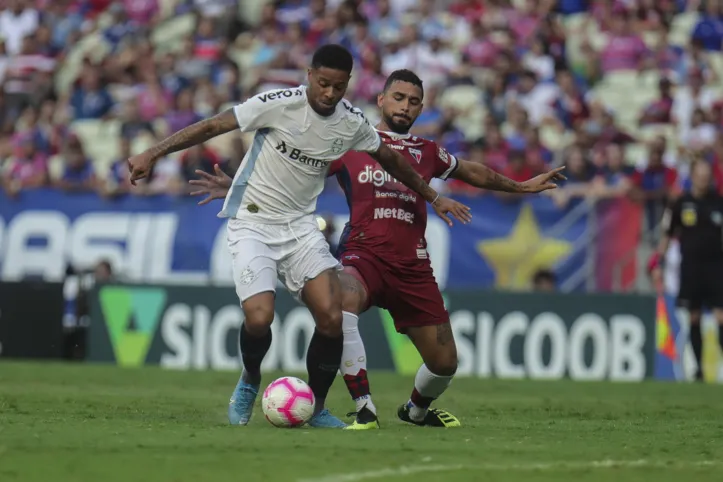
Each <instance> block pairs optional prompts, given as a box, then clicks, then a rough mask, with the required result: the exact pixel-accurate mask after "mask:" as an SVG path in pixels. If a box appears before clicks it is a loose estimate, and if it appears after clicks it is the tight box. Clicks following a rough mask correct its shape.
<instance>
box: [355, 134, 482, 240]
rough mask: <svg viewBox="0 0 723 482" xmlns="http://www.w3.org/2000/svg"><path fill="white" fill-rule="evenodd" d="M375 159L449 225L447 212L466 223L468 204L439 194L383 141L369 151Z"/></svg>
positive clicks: (469, 217) (467, 219) (450, 223)
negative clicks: (425, 201)
mask: <svg viewBox="0 0 723 482" xmlns="http://www.w3.org/2000/svg"><path fill="white" fill-rule="evenodd" d="M369 154H370V155H371V156H372V157H373V158H374V159H376V161H377V162H378V163H379V164H380V165H381V166H382V167H383V168H384V170H385V171H387V172H388V173H389V174H391V175H392V176H393V177H394V178H396V179H397V180H398V181H399V182H401V183H402V184H404V185H405V186H407V187H408V188H409V189H411V190H413V191H415V192H416V193H418V194H419V195H420V196H422V197H423V198H424V199H426V200H427V202H428V203H430V204H431V205H432V206H433V207H434V210H435V211H436V212H437V215H438V216H439V217H440V218H442V219H443V220H444V221H446V222H447V224H449V225H450V226H451V225H452V221H451V220H450V219H449V217H447V213H450V214H452V216H454V217H455V218H457V219H458V220H460V221H461V222H463V223H468V222H469V221H470V220H471V219H472V216H471V215H470V213H469V206H465V205H464V204H462V203H459V202H457V201H455V200H453V199H449V198H446V197H444V196H440V195H439V193H438V192H437V191H435V190H434V189H432V188H431V187H430V186H429V184H427V183H426V182H425V181H424V179H423V178H422V176H420V175H419V174H418V173H417V171H415V170H414V169H413V168H412V166H410V165H409V162H407V160H406V159H404V156H402V155H401V154H400V153H398V152H396V151H393V150H391V149H390V148H389V147H387V145H386V144H384V143H383V142H382V143H380V145H379V149H377V151H376V152H370V153H369Z"/></svg>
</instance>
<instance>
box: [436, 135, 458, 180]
mask: <svg viewBox="0 0 723 482" xmlns="http://www.w3.org/2000/svg"><path fill="white" fill-rule="evenodd" d="M433 146H434V177H438V178H439V179H442V180H446V179H447V178H449V176H451V175H452V173H454V171H456V170H457V167H458V166H459V161H458V160H457V158H456V157H454V156H453V155H452V154H450V153H449V151H448V150H447V149H445V148H444V147H442V146H440V145H439V144H437V143H433Z"/></svg>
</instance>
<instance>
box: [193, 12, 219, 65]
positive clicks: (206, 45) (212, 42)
mask: <svg viewBox="0 0 723 482" xmlns="http://www.w3.org/2000/svg"><path fill="white" fill-rule="evenodd" d="M193 41H194V50H193V56H194V57H195V58H197V59H201V60H203V61H206V62H208V63H209V64H211V63H214V62H216V61H218V60H219V59H220V58H221V56H222V53H223V49H224V48H225V46H226V44H225V42H224V41H223V39H222V38H221V36H220V35H218V32H217V30H216V28H215V25H214V21H213V19H210V18H201V20H200V21H199V22H198V27H197V28H196V35H195V37H194V39H193Z"/></svg>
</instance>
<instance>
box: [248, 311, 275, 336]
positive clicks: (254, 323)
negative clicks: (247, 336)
mask: <svg viewBox="0 0 723 482" xmlns="http://www.w3.org/2000/svg"><path fill="white" fill-rule="evenodd" d="M243 310H244V318H245V320H244V324H245V325H246V331H248V332H249V333H251V334H252V335H256V336H261V335H264V334H265V333H266V331H267V330H268V329H269V327H270V326H271V323H273V321H274V305H273V304H270V305H267V304H261V303H253V304H246V303H245V304H244V307H243Z"/></svg>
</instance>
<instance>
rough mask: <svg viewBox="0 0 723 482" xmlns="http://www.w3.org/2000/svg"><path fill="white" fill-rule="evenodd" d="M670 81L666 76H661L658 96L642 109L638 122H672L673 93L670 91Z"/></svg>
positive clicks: (641, 123) (646, 123) (644, 123)
mask: <svg viewBox="0 0 723 482" xmlns="http://www.w3.org/2000/svg"><path fill="white" fill-rule="evenodd" d="M671 87H672V83H671V82H670V80H669V79H668V78H665V77H663V78H662V79H660V82H659V83H658V92H659V97H658V98H657V99H656V100H654V101H652V102H651V103H650V104H649V105H648V106H647V107H646V108H645V110H644V111H643V114H642V115H641V116H640V120H639V121H638V123H639V124H640V125H641V126H642V125H648V124H670V123H671V122H672V120H673V119H672V115H671V114H672V110H673V95H672V93H671Z"/></svg>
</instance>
